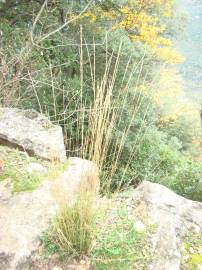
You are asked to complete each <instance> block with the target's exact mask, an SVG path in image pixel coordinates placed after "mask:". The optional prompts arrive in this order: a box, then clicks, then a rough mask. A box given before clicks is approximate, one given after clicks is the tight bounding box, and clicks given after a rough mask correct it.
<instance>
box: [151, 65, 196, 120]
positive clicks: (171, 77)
mask: <svg viewBox="0 0 202 270" xmlns="http://www.w3.org/2000/svg"><path fill="white" fill-rule="evenodd" d="M154 100H155V102H156V103H157V105H158V106H159V108H160V109H161V111H162V116H161V118H160V119H159V120H160V122H162V123H168V122H174V121H176V120H177V119H178V118H179V117H181V116H186V117H188V118H191V119H193V121H195V123H198V124H200V123H199V109H200V108H199V106H198V105H197V104H195V103H194V102H193V101H191V100H190V99H188V98H186V94H185V90H184V81H183V78H182V76H181V75H180V73H179V72H178V71H177V69H175V68H173V67H170V68H165V69H163V70H162V71H161V72H160V76H159V81H158V86H157V88H156V90H155V93H154Z"/></svg>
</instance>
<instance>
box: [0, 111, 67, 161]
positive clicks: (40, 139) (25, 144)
mask: <svg viewBox="0 0 202 270" xmlns="http://www.w3.org/2000/svg"><path fill="white" fill-rule="evenodd" d="M0 144H5V145H8V146H12V147H16V148H18V149H20V150H24V151H26V152H27V153H29V154H31V155H36V156H38V157H40V158H42V159H47V160H52V161H59V162H65V160H66V152H65V146H64V140H63V134H62V128H61V127H60V126H57V125H53V124H52V123H51V122H50V120H49V119H48V118H47V117H45V116H44V115H42V114H40V113H38V112H36V111H35V110H20V109H17V108H0Z"/></svg>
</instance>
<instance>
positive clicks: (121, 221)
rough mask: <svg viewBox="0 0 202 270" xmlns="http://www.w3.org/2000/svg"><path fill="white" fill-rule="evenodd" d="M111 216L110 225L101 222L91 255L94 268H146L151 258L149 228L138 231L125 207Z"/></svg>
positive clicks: (100, 269)
mask: <svg viewBox="0 0 202 270" xmlns="http://www.w3.org/2000/svg"><path fill="white" fill-rule="evenodd" d="M109 215H110V216H111V215H112V217H113V218H112V219H111V218H110V219H109V220H108V221H107V222H106V221H105V222H104V220H106V218H105V219H103V220H101V221H100V222H101V224H100V225H101V227H103V228H102V229H101V230H100V231H99V233H98V234H97V239H96V243H95V245H94V247H93V250H92V252H91V259H92V262H93V265H94V269H97V270H108V269H116V270H119V269H120V270H130V269H131V270H132V269H147V268H146V266H147V263H148V262H149V259H150V253H149V246H148V237H147V236H148V233H149V231H150V229H146V230H144V231H142V232H137V231H136V228H135V222H136V221H135V218H131V217H130V216H129V214H128V211H127V208H126V205H124V204H123V205H122V207H121V208H120V209H116V210H115V211H113V213H110V214H109ZM103 222H104V223H105V224H102V223H103Z"/></svg>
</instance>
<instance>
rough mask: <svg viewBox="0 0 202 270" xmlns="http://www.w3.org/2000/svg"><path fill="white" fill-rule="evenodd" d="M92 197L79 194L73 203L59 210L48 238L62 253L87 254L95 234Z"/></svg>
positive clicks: (75, 255)
mask: <svg viewBox="0 0 202 270" xmlns="http://www.w3.org/2000/svg"><path fill="white" fill-rule="evenodd" d="M92 203H93V202H92V198H90V197H87V196H83V197H82V196H80V197H79V198H78V199H77V200H76V202H75V203H73V204H68V205H65V206H63V207H61V209H60V210H59V212H58V213H57V215H56V217H55V219H54V220H53V222H52V229H51V230H50V232H49V238H50V240H51V242H52V243H54V245H55V246H56V247H57V248H58V250H59V251H60V252H62V253H65V254H68V255H71V256H73V257H80V256H82V255H87V254H89V251H90V248H91V246H92V241H93V239H94V236H95V220H96V214H95V213H96V212H95V210H94V208H93V207H92Z"/></svg>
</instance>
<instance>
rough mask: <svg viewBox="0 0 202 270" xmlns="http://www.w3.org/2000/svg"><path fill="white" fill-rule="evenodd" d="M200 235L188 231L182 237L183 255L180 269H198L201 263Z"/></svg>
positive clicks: (201, 241) (201, 244)
mask: <svg viewBox="0 0 202 270" xmlns="http://www.w3.org/2000/svg"><path fill="white" fill-rule="evenodd" d="M201 249H202V237H201V235H200V234H198V233H195V232H190V233H189V234H187V235H186V236H185V238H184V252H183V253H184V254H183V255H184V257H185V258H186V260H184V261H183V263H182V266H181V267H182V270H199V269H200V268H199V266H201V265H202V254H201Z"/></svg>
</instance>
